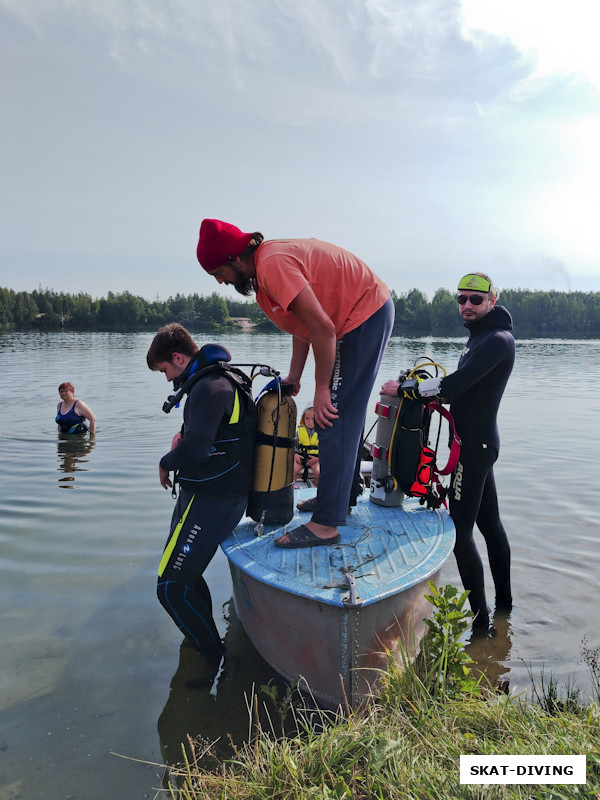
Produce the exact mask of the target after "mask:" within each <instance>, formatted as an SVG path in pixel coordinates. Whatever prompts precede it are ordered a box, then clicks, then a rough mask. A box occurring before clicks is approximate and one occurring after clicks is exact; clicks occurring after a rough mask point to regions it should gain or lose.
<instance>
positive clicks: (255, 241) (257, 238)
mask: <svg viewBox="0 0 600 800" xmlns="http://www.w3.org/2000/svg"><path fill="white" fill-rule="evenodd" d="M264 238H265V237H264V236H263V235H262V233H259V232H258V231H255V232H254V233H253V234H252V238H251V239H250V242H249V243H248V247H247V248H246V249H245V250H244V251H243V252H242V253H241V254H240V255H242V256H249V255H250V253H253V252H254V251H255V250H256V248H257V247H258V246H259V245H261V244H262V243H263V241H264Z"/></svg>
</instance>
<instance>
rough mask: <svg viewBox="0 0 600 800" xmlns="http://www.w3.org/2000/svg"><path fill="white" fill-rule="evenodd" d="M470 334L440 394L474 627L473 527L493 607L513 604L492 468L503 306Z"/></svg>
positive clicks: (503, 367) (508, 361)
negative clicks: (452, 439)
mask: <svg viewBox="0 0 600 800" xmlns="http://www.w3.org/2000/svg"><path fill="white" fill-rule="evenodd" d="M465 327H466V328H467V329H468V330H469V333H470V336H469V340H468V341H467V344H466V346H465V348H464V350H463V352H462V354H461V357H460V359H459V362H458V368H457V370H456V372H453V373H452V374H450V375H448V376H446V377H445V378H444V379H443V381H442V383H441V387H440V395H441V396H442V397H444V398H445V399H446V400H449V401H450V403H451V406H450V411H451V413H452V416H453V417H454V422H455V425H456V430H457V432H458V435H459V436H460V438H461V440H462V446H461V453H460V460H459V463H458V465H457V467H456V471H455V472H454V475H453V481H452V490H451V492H450V514H451V516H452V520H453V522H454V525H455V527H456V546H455V548H454V553H455V556H456V563H457V565H458V570H459V572H460V577H461V580H462V582H463V586H464V587H465V589H469V590H470V595H469V602H470V604H471V608H472V610H473V612H474V613H475V614H476V618H475V620H474V622H473V625H474V627H475V628H485V629H487V627H488V626H489V612H488V608H487V603H486V599H485V589H484V581H483V566H482V563H481V558H480V556H479V553H478V551H477V547H476V545H475V541H474V539H473V527H474V525H475V524H477V527H478V528H479V530H480V531H481V533H482V534H483V537H484V539H485V543H486V545H487V551H488V558H489V563H490V570H491V573H492V577H493V579H494V585H495V589H496V609H497V610H500V609H504V610H509V609H510V608H511V607H512V594H511V586H510V547H509V544H508V538H507V536H506V531H505V530H504V527H503V525H502V522H501V520H500V514H499V511H498V498H497V495H496V484H495V481H494V470H493V466H494V463H495V461H496V459H497V458H498V452H499V448H500V438H499V435H498V425H497V421H496V418H497V414H498V407H499V405H500V400H501V399H502V395H503V393H504V389H505V387H506V383H507V381H508V379H509V377H510V374H511V372H512V368H513V364H514V360H515V342H514V339H513V336H512V334H511V333H510V331H511V330H512V319H511V316H510V314H509V312H508V311H507V310H506V309H505V308H504V307H503V306H494V307H493V308H492V310H491V311H490V312H489V313H488V314H486V315H485V317H483V318H482V319H480V320H476V321H475V322H469V323H466V324H465Z"/></svg>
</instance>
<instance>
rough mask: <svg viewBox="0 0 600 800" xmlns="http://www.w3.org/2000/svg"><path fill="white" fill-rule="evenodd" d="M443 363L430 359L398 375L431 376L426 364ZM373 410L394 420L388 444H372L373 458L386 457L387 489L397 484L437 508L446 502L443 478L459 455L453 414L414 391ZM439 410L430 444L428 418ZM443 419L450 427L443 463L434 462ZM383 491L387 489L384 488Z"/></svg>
mask: <svg viewBox="0 0 600 800" xmlns="http://www.w3.org/2000/svg"><path fill="white" fill-rule="evenodd" d="M431 366H433V367H435V369H436V371H437V370H442V371H443V372H444V374H445V370H443V367H440V365H439V364H435V363H434V362H432V361H429V362H427V363H425V364H421V365H419V366H418V367H415V368H414V369H413V370H411V371H410V372H405V373H403V374H401V376H400V382H401V383H405V384H406V383H408V385H411V382H413V381H414V383H415V384H417V382H419V381H423V380H425V381H429V380H431V376H430V374H429V373H428V372H427V371H426V369H425V367H431ZM375 412H376V413H377V414H378V415H379V416H381V417H384V418H386V419H390V420H394V428H393V432H392V436H391V440H390V443H389V448H387V450H386V451H385V448H381V447H380V446H378V445H377V444H375V445H372V447H371V453H372V455H373V458H377V459H383V460H387V463H388V475H389V477H388V486H389V491H393V490H394V489H396V488H397V487H400V489H401V490H402V491H403V492H404V494H406V495H408V496H409V497H418V498H419V502H420V503H421V504H422V505H426V506H427V507H428V508H439V506H440V505H442V504H444V506H446V505H447V503H446V495H447V494H448V490H449V485H448V484H447V483H444V481H443V480H442V479H443V478H444V477H445V476H448V475H451V474H452V473H453V472H454V470H455V469H456V465H457V464H458V459H459V457H460V438H459V436H458V434H457V433H456V429H455V426H454V420H453V418H452V414H451V413H450V412H449V411H448V409H446V408H444V406H443V405H442V404H441V402H440V401H439V400H438V399H433V400H429V399H428V398H425V399H424V398H421V397H419V395H418V394H417V392H412V393H411V395H410V396H407V395H406V394H404V393H403V395H402V396H401V397H400V401H399V404H398V405H397V406H396V405H385V404H383V403H377V405H376V407H375ZM435 414H439V425H438V429H437V436H436V441H435V445H434V446H431V442H430V434H431V422H432V419H433V416H434V415H435ZM442 419H443V420H446V422H447V424H448V429H449V439H448V446H449V453H448V460H447V462H446V464H445V466H443V467H439V466H438V464H437V456H438V449H439V444H440V434H441V430H442ZM386 491H388V489H387V488H386Z"/></svg>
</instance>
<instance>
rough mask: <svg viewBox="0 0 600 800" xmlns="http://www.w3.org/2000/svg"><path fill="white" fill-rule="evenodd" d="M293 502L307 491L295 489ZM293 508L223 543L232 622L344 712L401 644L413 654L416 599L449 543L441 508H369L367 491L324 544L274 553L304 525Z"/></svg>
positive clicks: (273, 661)
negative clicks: (288, 515)
mask: <svg viewBox="0 0 600 800" xmlns="http://www.w3.org/2000/svg"><path fill="white" fill-rule="evenodd" d="M295 494H296V499H306V498H308V497H311V496H312V495H313V494H314V491H310V490H306V489H305V490H299V491H298V492H295ZM309 519H310V514H309V513H306V512H304V513H301V512H298V511H297V512H296V514H295V517H294V519H292V520H291V522H289V523H288V524H287V525H285V526H280V527H277V526H269V527H267V528H265V531H264V533H263V534H262V535H261V536H255V533H254V529H255V527H256V523H255V522H253V521H251V520H248V521H245V520H244V521H242V522H241V523H240V524H239V525H238V527H237V528H236V529H235V531H234V532H233V534H232V535H231V537H229V538H228V539H226V540H225V542H223V544H222V545H221V546H222V548H223V551H224V553H225V555H226V556H227V558H228V560H229V566H230V569H231V576H232V580H233V596H234V602H235V608H236V611H237V614H238V617H239V619H240V621H241V623H242V625H243V627H244V629H245V631H246V633H247V634H248V636H249V638H250V640H251V641H252V643H253V644H254V646H255V647H256V649H257V650H258V651H259V653H260V654H261V655H262V656H263V658H264V659H265V660H266V661H267V662H268V663H269V664H270V665H271V666H272V667H273V668H274V669H275V670H276V671H277V672H279V673H280V674H281V675H282V676H283V677H284V678H286V679H287V680H289V681H292V680H298V681H299V688H304V689H305V690H306V691H310V692H311V693H312V694H313V696H314V697H315V698H316V699H317V700H319V701H320V702H321V703H322V704H323V705H325V706H327V707H330V708H336V707H337V706H339V705H342V706H343V707H345V706H346V705H350V706H352V707H354V706H356V705H358V704H359V703H360V701H361V700H362V699H363V698H364V697H365V696H368V695H369V694H372V693H373V692H375V693H376V684H377V679H378V677H379V676H380V674H381V671H382V670H384V669H385V667H386V664H387V656H386V650H389V651H391V652H392V653H394V654H396V655H397V658H398V661H399V663H400V665H401V652H400V647H399V642H402V643H403V645H404V647H406V649H407V650H408V652H409V653H411V654H413V655H414V652H415V643H418V642H419V640H420V639H421V637H422V636H423V634H424V633H425V630H426V625H425V623H424V622H423V619H424V618H425V617H428V616H430V615H431V612H432V610H433V608H432V606H431V604H430V603H429V602H428V601H427V600H425V599H424V595H425V594H427V593H428V591H429V589H428V586H427V583H428V581H430V580H433V581H434V582H435V581H437V580H438V577H439V573H440V570H441V568H442V566H443V564H444V562H445V561H446V560H447V559H448V557H449V556H450V554H451V553H452V550H453V547H454V525H453V523H452V520H451V518H450V516H449V515H448V513H447V512H446V511H445V510H444V509H441V510H435V511H432V510H429V509H426V508H424V507H423V506H420V505H419V503H418V501H417V500H415V499H412V498H406V499H405V501H404V505H403V506H401V507H397V508H389V507H384V506H379V505H376V504H375V503H371V502H369V500H368V496H367V495H366V494H365V495H363V496H362V497H360V498H359V500H358V505H357V506H356V508H354V509H353V511H352V514H351V515H350V516H349V517H348V520H347V524H346V525H345V526H343V527H341V528H340V534H341V542H340V543H339V544H337V545H331V546H328V547H313V548H302V549H282V548H279V547H277V546H276V545H275V544H274V542H273V540H274V539H275V538H276V537H277V536H280V535H281V534H282V533H284V532H285V531H286V530H287V529H289V528H292V527H295V526H296V525H298V524H300V523H302V522H306V521H308V520H309Z"/></svg>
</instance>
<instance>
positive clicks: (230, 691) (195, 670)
mask: <svg viewBox="0 0 600 800" xmlns="http://www.w3.org/2000/svg"><path fill="white" fill-rule="evenodd" d="M224 613H225V620H226V624H227V631H226V634H225V639H224V641H225V648H226V655H225V658H224V659H223V662H222V665H221V668H220V671H218V674H217V670H216V669H214V668H212V667H208V666H207V662H206V660H205V659H204V658H203V657H202V656H201V655H200V654H199V653H198V651H197V650H196V649H195V648H194V647H191V646H190V645H188V644H187V643H186V642H185V641H184V642H183V644H182V645H181V647H180V649H179V664H178V667H177V670H176V671H175V674H174V675H173V678H172V680H171V686H170V692H169V697H168V699H167V702H166V704H165V707H164V709H163V711H162V713H161V715H160V717H159V718H158V726H157V727H158V736H159V739H160V749H161V755H162V758H163V760H164V763H165V764H166V765H168V766H174V765H177V764H181V763H182V762H183V749H182V748H185V752H186V756H187V757H188V758H190V757H192V753H191V750H190V746H189V739H192V740H194V741H196V742H201V743H202V744H201V745H200V748H199V750H197V752H196V754H195V755H196V757H198V755H200V756H201V757H202V758H201V760H202V763H203V765H204V766H206V767H209V766H214V757H213V756H212V755H209V754H207V753H205V752H204V750H203V745H204V744H206V745H208V744H211V745H214V747H213V752H214V753H215V754H216V755H217V756H218V757H219V758H224V757H227V756H230V755H231V754H232V753H233V751H234V748H235V747H236V746H237V747H239V746H240V745H242V744H243V743H244V742H247V741H248V740H249V738H251V734H252V728H253V726H255V725H257V724H261V725H267V724H269V725H272V724H273V722H274V721H275V720H277V719H278V716H279V715H278V711H277V708H276V707H275V705H274V704H273V702H272V701H271V700H270V699H269V698H268V697H267V696H266V695H265V694H263V693H260V689H261V686H262V685H264V684H267V683H270V685H271V686H276V687H277V690H278V696H279V697H280V698H282V697H284V696H285V694H286V690H287V685H286V683H285V682H284V681H283V679H282V678H281V677H280V676H279V675H277V673H275V672H274V671H273V670H272V669H271V667H270V666H269V665H268V664H267V663H266V662H265V661H264V659H263V658H262V657H261V656H260V655H259V653H258V652H257V651H256V650H255V649H254V647H253V646H252V644H251V642H250V641H249V639H248V637H247V636H246V634H245V632H244V629H243V628H242V625H241V623H240V621H239V619H238V617H237V614H236V613H235V609H234V607H233V601H232V600H230V601H229V602H228V603H226V604H225V612H224ZM257 693H260V694H259V697H258V698H257V702H256V703H255V704H254V710H253V712H252V713H251V712H250V709H251V708H252V705H253V704H252V696H253V695H256V694H257ZM267 714H268V716H267ZM269 719H270V722H269Z"/></svg>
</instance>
